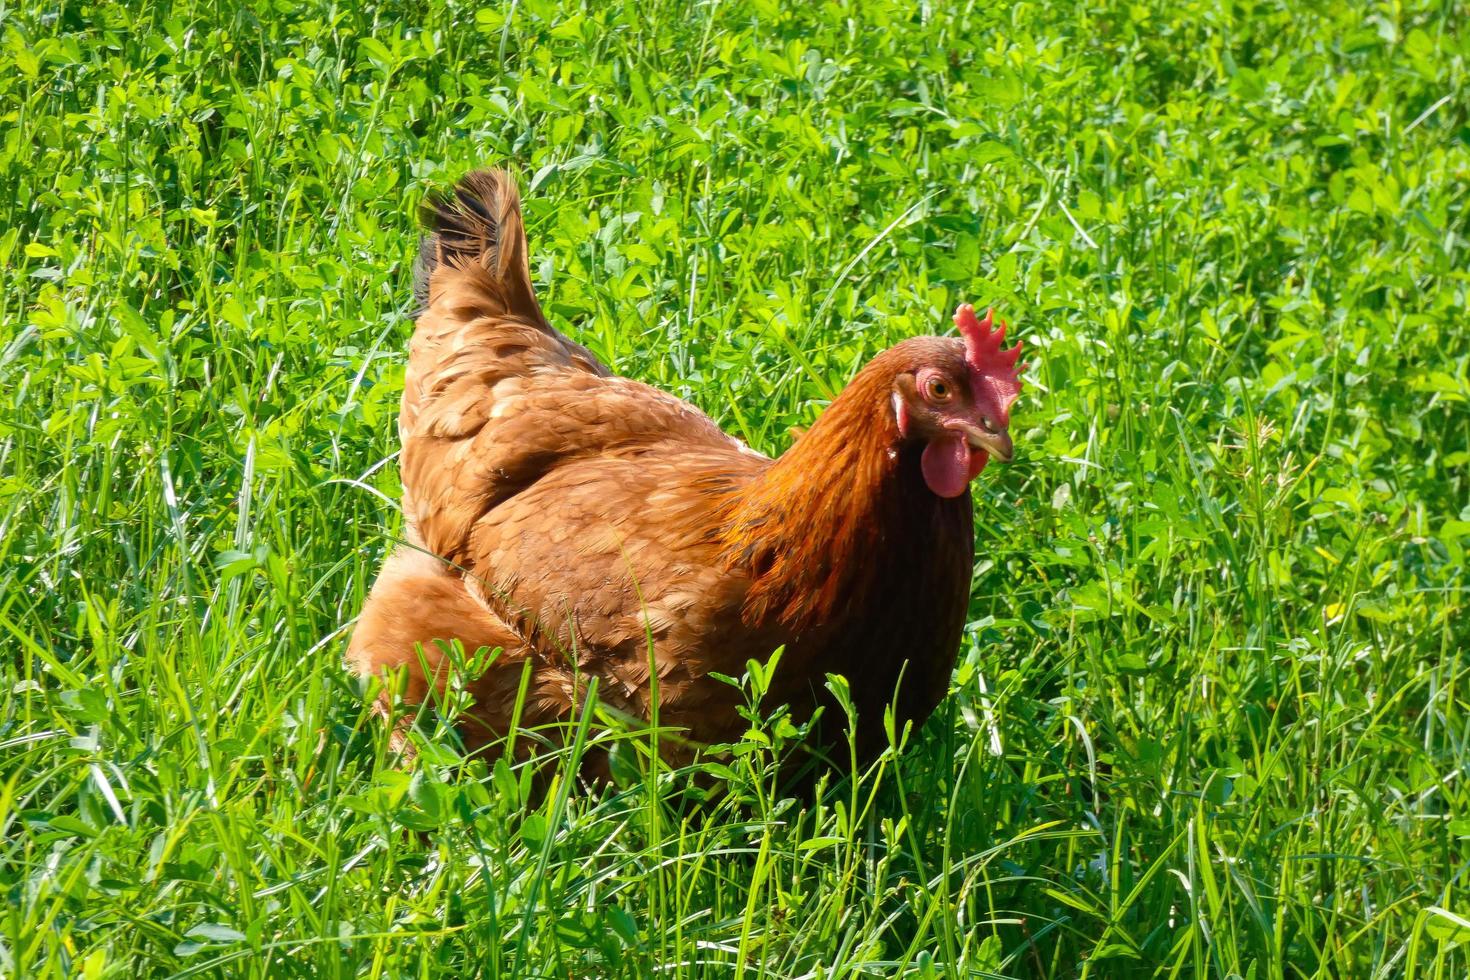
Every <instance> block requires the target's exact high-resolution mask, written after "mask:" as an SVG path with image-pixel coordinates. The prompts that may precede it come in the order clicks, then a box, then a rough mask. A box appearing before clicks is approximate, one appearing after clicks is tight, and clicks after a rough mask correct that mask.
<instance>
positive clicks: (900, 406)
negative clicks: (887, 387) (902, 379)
mask: <svg viewBox="0 0 1470 980" xmlns="http://www.w3.org/2000/svg"><path fill="white" fill-rule="evenodd" d="M893 419H894V421H895V422H897V423H898V434H899V435H901V436H903V437H904V438H905V439H907V438H908V437H909V406H908V403H907V402H905V401H904V399H903V393H902V392H899V391H895V392H894V393H893Z"/></svg>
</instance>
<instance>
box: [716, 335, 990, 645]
mask: <svg viewBox="0 0 1470 980" xmlns="http://www.w3.org/2000/svg"><path fill="white" fill-rule="evenodd" d="M892 353H893V352H889V354H890V355H891V354H892ZM893 359H894V358H892V357H890V356H889V355H881V356H879V357H878V358H876V359H874V360H873V361H872V362H871V363H870V364H868V366H867V367H866V368H864V369H863V371H862V372H860V373H859V374H858V376H857V377H856V378H854V379H853V381H852V382H851V383H850V384H849V385H848V386H847V388H846V389H844V390H843V392H842V393H841V395H839V396H838V398H837V399H836V400H835V401H834V402H833V403H832V404H831V406H829V407H828V409H827V410H826V411H825V412H824V413H822V416H821V417H820V418H819V419H818V420H817V422H816V424H815V425H813V426H812V428H811V429H810V431H808V432H807V433H806V434H805V435H803V436H802V437H801V438H800V439H798V440H797V442H796V443H795V444H794V445H793V446H792V447H791V448H790V449H789V450H787V452H786V453H785V454H784V455H783V456H781V458H780V459H778V460H777V461H776V462H775V463H774V464H773V465H772V466H771V468H770V469H769V470H767V471H766V472H765V473H764V474H762V475H761V476H760V477H759V478H758V479H757V480H756V481H755V482H754V483H753V484H751V485H750V486H748V487H746V488H745V489H744V491H743V492H741V493H739V494H737V495H736V496H735V497H733V498H732V500H731V503H730V510H729V512H728V515H729V516H728V520H727V522H726V524H725V530H724V539H725V545H726V552H725V553H726V556H727V559H728V561H729V562H730V564H731V565H732V566H742V567H744V568H746V569H748V570H749V573H750V575H751V578H752V579H753V582H752V585H751V587H750V591H749V592H748V593H747V596H746V600H745V607H744V618H745V620H746V622H747V623H751V624H769V625H778V624H779V625H780V626H781V627H784V628H785V629H788V630H791V631H794V632H797V633H801V632H804V631H806V630H808V629H811V628H816V627H820V626H822V625H823V624H825V623H829V622H832V621H834V620H836V619H839V618H841V617H842V616H843V615H844V614H845V612H847V611H848V610H849V609H851V608H853V607H854V604H860V603H864V602H867V601H868V600H869V599H870V598H871V597H873V592H874V590H875V589H881V588H882V583H883V579H884V577H885V576H886V575H891V574H895V573H897V574H902V570H901V569H896V568H895V561H894V560H893V559H894V555H893V554H892V552H893V551H894V550H895V549H896V548H897V549H903V546H904V545H905V544H908V543H909V542H906V541H904V540H903V539H904V538H905V537H906V536H913V537H919V536H922V534H923V530H924V525H925V524H927V523H929V521H930V520H931V518H932V511H933V510H934V508H936V507H938V508H942V509H946V510H947V509H950V508H952V507H956V506H958V507H963V513H964V516H965V517H966V518H968V515H969V508H970V497H969V494H968V493H967V494H964V495H963V497H961V498H958V499H957V500H954V501H945V500H941V499H940V498H938V497H936V496H934V495H933V494H932V493H930V492H929V491H928V490H927V489H926V488H925V487H924V485H923V481H922V478H921V477H920V475H919V470H918V453H919V452H920V451H921V449H922V447H921V446H917V445H909V444H907V443H905V442H904V439H903V436H902V435H901V434H900V432H899V428H898V424H897V421H896V420H895V418H894V415H893V409H892V407H891V406H892V386H893V378H894V374H895V368H896V365H895V364H893V363H890V361H892V360H893ZM903 550H907V549H903Z"/></svg>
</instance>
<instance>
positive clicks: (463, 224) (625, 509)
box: [348, 171, 973, 772]
mask: <svg viewBox="0 0 1470 980" xmlns="http://www.w3.org/2000/svg"><path fill="white" fill-rule="evenodd" d="M424 219H425V224H426V225H427V227H428V230H429V232H430V234H429V235H428V236H427V238H426V239H425V241H424V243H423V248H422V251H421V254H420V265H419V277H418V283H417V290H416V291H417V294H418V300H419V303H420V304H421V306H422V313H421V314H420V316H419V318H418V321H417V325H416V329H415V331H414V336H413V340H412V344H411V347H410V355H409V365H408V373H407V379H406V384H405V389H404V393H403V407H402V415H401V419H400V431H401V436H402V439H403V455H402V475H403V485H404V497H403V509H404V515H405V519H406V524H407V529H406V538H407V542H408V543H407V544H406V545H404V546H401V547H400V548H399V549H398V550H397V551H396V552H395V553H394V554H393V555H392V556H391V557H390V558H389V559H388V561H387V563H386V564H385V566H384V568H383V570H382V572H381V574H380V576H379V578H378V580H377V583H376V584H375V586H374V588H373V590H372V594H371V596H370V597H369V599H368V602H367V605H366V607H365V608H364V610H363V613H362V616H361V618H360V620H359V622H358V624H357V626H356V629H355V631H354V633H353V636H352V641H351V645H350V649H349V654H348V655H349V659H350V661H351V662H352V664H353V665H354V666H355V667H356V668H357V669H358V670H360V671H362V672H364V673H371V672H377V671H383V670H386V669H391V668H395V667H398V666H406V667H407V669H408V672H409V675H410V684H409V689H408V691H407V695H408V697H409V698H410V699H411V700H412V699H420V698H423V697H424V696H425V695H426V693H427V690H428V685H429V684H430V683H441V684H442V682H443V676H442V674H443V671H438V673H439V675H440V676H439V677H437V678H431V677H426V676H425V675H424V672H423V670H422V668H421V666H420V662H419V655H418V653H416V645H419V644H421V645H422V647H423V651H424V656H425V658H426V660H427V662H428V664H429V666H430V670H431V671H436V670H437V665H438V663H439V659H438V658H439V651H438V648H437V645H436V644H435V643H434V642H433V641H435V640H451V639H459V640H461V641H462V642H463V644H464V646H465V648H466V649H467V650H469V651H471V652H473V651H474V650H475V649H476V648H478V647H481V646H488V647H492V648H494V647H499V648H502V649H503V651H504V652H503V653H502V654H501V655H500V656H499V657H498V658H497V659H496V660H495V661H494V663H493V665H492V667H491V668H490V669H489V670H488V671H487V672H486V674H485V675H484V676H482V677H481V678H479V679H478V681H476V682H475V683H474V684H473V685H472V686H471V690H472V693H473V694H474V696H475V700H476V705H475V708H474V709H473V717H472V718H471V719H470V720H469V721H468V722H466V724H465V726H464V735H465V737H466V740H467V742H468V743H469V744H470V745H471V746H476V745H480V744H484V743H486V742H488V741H490V740H491V739H493V738H495V737H496V736H498V735H501V734H503V733H504V732H505V730H506V727H507V725H508V724H509V722H510V712H511V709H512V706H513V704H514V702H515V699H516V692H517V688H518V686H519V684H520V681H521V676H522V671H523V668H524V667H525V664H526V662H527V661H529V662H530V672H531V686H530V690H529V697H528V699H527V703H526V705H525V714H524V715H523V718H522V723H523V725H526V726H530V727H534V726H537V725H542V724H547V723H554V722H558V721H561V720H564V719H566V718H567V717H568V716H569V715H570V714H571V713H572V710H573V706H574V704H577V703H579V702H580V700H581V698H582V696H583V693H584V691H585V687H586V684H587V680H588V678H590V677H594V676H595V677H597V678H598V679H599V681H598V688H599V697H600V698H601V699H602V700H603V701H605V702H607V703H609V704H611V705H612V706H613V707H615V708H618V709H620V710H622V711H624V712H626V713H629V714H631V715H634V716H638V717H643V718H647V717H649V715H650V712H651V709H652V707H653V706H652V705H651V703H650V701H651V698H652V697H653V692H654V690H655V689H656V690H657V696H658V699H659V704H658V715H659V721H660V722H661V724H663V725H674V726H680V727H682V728H684V729H685V730H686V731H687V735H688V738H689V740H691V741H692V742H696V743H709V742H718V741H725V740H729V739H731V738H734V737H738V735H739V733H740V732H741V731H742V730H743V729H744V726H745V722H744V721H743V720H742V719H740V717H739V716H738V715H737V713H736V710H735V709H736V708H737V706H738V704H739V702H740V695H739V692H737V691H735V690H733V689H732V688H731V687H730V686H728V685H727V684H724V683H722V682H720V681H718V680H716V679H714V678H713V677H711V676H710V674H711V672H719V673H723V674H730V675H735V676H739V675H740V674H741V673H742V672H743V671H744V664H745V662H746V660H748V659H750V658H758V659H764V658H766V657H767V656H769V655H770V654H771V652H772V651H773V650H774V649H775V648H776V647H777V646H780V645H783V644H784V645H785V646H786V648H787V649H786V653H785V655H784V656H783V658H782V660H781V663H780V666H779V669H778V671H777V676H776V681H775V684H774V686H773V688H772V691H771V694H770V696H769V698H768V705H769V704H774V703H789V704H791V705H792V706H793V707H794V708H795V709H796V711H797V712H798V714H799V715H800V714H808V713H810V711H811V710H812V709H813V708H814V707H815V706H817V705H818V704H823V703H825V697H826V695H825V693H824V686H825V678H826V675H827V674H828V673H841V674H845V675H847V677H848V678H849V681H850V686H851V690H852V692H853V696H854V699H855V701H856V703H857V707H858V712H859V716H858V730H857V733H856V734H857V741H858V745H859V749H860V752H862V753H863V754H869V753H872V752H873V751H875V750H877V749H879V748H881V747H882V745H883V744H884V741H885V736H884V734H883V708H884V706H885V705H887V704H888V703H890V702H893V703H895V705H896V707H897V713H898V717H899V719H900V722H902V721H905V720H914V721H916V722H918V721H922V720H923V719H924V718H925V717H927V716H928V715H929V713H930V712H931V711H932V710H933V708H934V706H935V705H936V704H937V703H938V702H939V700H940V699H941V698H942V697H943V696H944V694H945V692H946V690H947V686H948V680H949V675H950V671H951V669H952V667H953V663H954V658H955V653H956V651H957V648H958V646H959V641H960V633H961V629H962V627H963V622H964V615H965V609H966V605H967V602H968V597H969V582H970V574H971V566H972V556H973V551H972V549H973V541H972V531H971V506H970V498H969V495H968V493H965V494H964V495H962V496H959V497H955V498H950V499H946V498H942V497H940V496H936V495H935V494H934V493H932V492H930V490H929V489H928V488H927V487H926V486H925V482H924V478H923V476H922V475H921V473H920V465H919V456H920V453H921V451H922V449H923V447H922V446H921V445H918V444H915V443H913V442H912V441H909V440H906V439H905V438H904V436H903V434H902V433H900V431H899V425H898V422H897V421H896V419H895V416H894V408H893V407H892V404H891V399H892V397H893V396H892V388H893V384H894V380H893V379H894V378H895V376H896V374H897V373H899V372H902V371H904V370H907V369H908V368H909V367H910V366H911V365H912V364H914V363H919V362H927V361H929V360H932V359H936V358H937V359H940V360H947V359H956V360H958V361H959V362H960V363H962V360H963V357H964V349H963V346H962V344H961V342H960V341H959V340H956V339H940V338H917V339H915V340H911V341H907V342H905V343H903V344H900V345H899V346H898V347H896V348H894V349H892V350H890V351H888V352H886V353H884V354H882V355H880V356H879V357H878V358H876V359H874V361H872V362H871V363H870V364H869V365H868V366H867V367H865V368H864V369H863V371H862V372H861V373H860V374H859V375H858V376H857V378H856V379H854V381H853V382H852V383H851V384H850V385H849V386H848V387H847V389H846V390H844V391H843V393H842V394H841V396H840V397H839V398H838V399H837V400H836V401H835V402H833V404H832V405H831V407H830V408H829V409H828V410H827V411H826V412H825V413H824V414H823V415H822V417H821V418H820V419H819V420H818V422H817V423H816V424H815V425H814V426H813V427H812V428H811V430H810V431H809V432H807V433H806V434H804V435H803V436H802V437H801V439H800V440H799V441H798V442H797V443H796V444H795V445H794V446H793V447H792V448H791V449H790V450H789V451H788V452H787V453H786V454H785V455H784V456H782V457H781V458H780V459H779V460H777V461H774V462H773V461H771V460H769V459H767V458H765V457H764V456H761V455H759V454H757V453H754V452H752V451H750V450H749V449H746V448H745V447H744V446H743V445H741V444H740V443H739V442H738V441H736V440H735V439H732V438H731V437H729V436H727V435H726V434H724V433H723V432H721V431H720V429H719V428H718V427H717V426H716V425H715V424H714V423H713V422H712V421H711V420H710V419H709V418H707V417H706V416H705V415H703V414H702V413H701V412H699V411H698V410H697V409H695V408H693V407H692V406H690V405H688V404H687V403H685V402H682V401H680V400H678V399H677V398H675V397H673V396H672V395H669V394H666V393H664V392H661V391H658V390H656V389H654V388H651V387H649V386H647V385H644V384H640V383H638V382H636V381H630V380H627V379H625V378H619V377H615V376H612V375H611V373H610V372H609V371H608V370H607V368H606V367H604V366H603V365H602V364H601V363H600V362H599V361H598V360H597V359H596V358H595V357H594V356H593V355H592V354H591V353H590V352H588V351H587V350H586V349H585V348H583V347H581V346H580V345H578V344H575V343H573V342H572V341H570V340H568V339H567V338H566V337H564V336H562V335H561V334H560V333H558V332H557V331H556V330H555V329H553V328H552V327H551V325H550V324H549V323H548V322H547V320H546V318H545V317H544V316H543V315H542V312H541V309H540V307H539V305H538V304H537V301H536V298H535V294H534V292H533V289H532V285H531V280H530V276H529V272H528V264H527V246H526V239H525V232H524V229H523V227H522V221H521V212H520V201H519V196H518V193H517V191H516V188H515V184H514V182H513V180H512V179H511V178H510V177H509V176H508V175H506V174H504V173H500V172H490V171H480V172H476V173H472V174H470V175H469V176H467V177H466V178H464V180H463V181H461V182H460V184H459V185H458V187H457V188H456V189H455V190H454V191H453V192H452V193H451V194H448V195H445V196H443V197H440V198H435V199H433V200H431V201H430V202H429V203H428V204H427V205H426V207H425V214H424ZM650 639H651V641H652V642H651V649H650ZM651 670H653V671H656V672H657V683H656V684H654V683H652V682H651V680H650V671H651ZM900 676H902V683H901V684H900ZM895 690H897V691H898V696H897V700H896V702H895V701H894V692H895ZM831 717H832V713H831V712H829V713H828V718H829V719H830V718H831ZM836 720H837V721H839V722H840V720H841V716H840V715H838V716H837V718H836ZM829 723H830V722H829ZM670 751H671V753H674V754H677V753H681V752H684V751H686V750H684V749H681V748H679V747H677V745H675V743H672V742H671V743H670ZM595 771H596V770H595V769H594V772H595Z"/></svg>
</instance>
